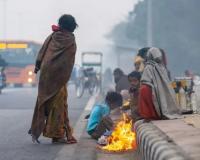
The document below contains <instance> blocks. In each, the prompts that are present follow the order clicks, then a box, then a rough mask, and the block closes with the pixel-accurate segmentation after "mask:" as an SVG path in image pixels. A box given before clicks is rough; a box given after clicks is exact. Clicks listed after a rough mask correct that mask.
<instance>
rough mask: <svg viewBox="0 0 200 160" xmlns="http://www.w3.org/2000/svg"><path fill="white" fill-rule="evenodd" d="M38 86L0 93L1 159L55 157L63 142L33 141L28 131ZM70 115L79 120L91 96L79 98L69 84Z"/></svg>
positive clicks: (42, 159) (45, 158)
mask: <svg viewBox="0 0 200 160" xmlns="http://www.w3.org/2000/svg"><path fill="white" fill-rule="evenodd" d="M36 94H37V89H36V88H17V89H12V88H10V89H5V90H4V91H3V94H2V95H0V160H54V159H55V158H56V155H57V153H58V152H59V151H60V150H61V149H62V147H63V145H52V144H51V140H50V139H47V138H43V137H42V138H41V139H40V140H41V142H42V144H40V145H36V144H32V143H31V137H30V136H29V135H28V134H27V131H28V129H29V127H30V123H31V118H32V114H33V108H34V105H35V100H36ZM69 94H70V95H69V115H70V120H71V122H72V125H73V126H74V125H75V123H76V121H77V120H78V118H79V116H80V114H81V112H82V110H83V108H84V107H85V105H86V103H87V101H88V99H89V96H88V95H84V97H83V98H82V99H76V98H75V94H74V90H73V88H72V87H70V88H69Z"/></svg>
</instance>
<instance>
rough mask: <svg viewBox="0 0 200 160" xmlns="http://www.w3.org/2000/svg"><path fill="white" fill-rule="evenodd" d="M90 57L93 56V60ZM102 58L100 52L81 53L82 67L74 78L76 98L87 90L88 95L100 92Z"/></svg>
mask: <svg viewBox="0 0 200 160" xmlns="http://www.w3.org/2000/svg"><path fill="white" fill-rule="evenodd" d="M91 56H93V59H92V57H91ZM102 56H103V54H102V53H100V52H84V53H82V59H81V61H82V67H81V68H80V69H79V74H78V75H79V76H77V78H76V95H77V97H78V98H80V97H82V95H83V94H84V92H85V90H88V92H89V94H90V95H93V94H94V93H96V92H98V91H101V79H102V78H101V75H102ZM88 60H90V61H88Z"/></svg>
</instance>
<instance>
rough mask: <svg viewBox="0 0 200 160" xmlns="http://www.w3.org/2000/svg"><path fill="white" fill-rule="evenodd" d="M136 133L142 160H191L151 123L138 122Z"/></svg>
mask: <svg viewBox="0 0 200 160" xmlns="http://www.w3.org/2000/svg"><path fill="white" fill-rule="evenodd" d="M135 132H136V137H137V145H138V152H139V155H140V158H141V160H191V158H189V157H188V156H187V155H185V154H184V152H183V151H182V150H181V148H179V147H178V146H177V145H176V144H174V142H173V141H172V140H171V139H170V138H169V137H167V136H166V135H165V133H163V132H162V131H161V130H159V129H158V128H157V127H156V126H154V125H153V124H152V123H151V122H144V121H143V120H141V121H138V122H136V123H135Z"/></svg>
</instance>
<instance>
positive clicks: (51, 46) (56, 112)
mask: <svg viewBox="0 0 200 160" xmlns="http://www.w3.org/2000/svg"><path fill="white" fill-rule="evenodd" d="M76 27H77V24H76V21H75V19H74V17H73V16H71V15H67V14H64V15H63V16H61V17H60V19H59V21H58V26H56V25H53V26H52V30H53V32H52V33H51V34H50V35H49V36H48V37H47V39H46V40H45V42H44V44H43V46H42V48H41V50H40V52H39V54H38V56H37V60H36V67H35V73H37V72H38V71H39V70H40V78H39V86H38V97H37V102H36V106H35V110H34V114H33V119H32V125H31V130H30V134H31V135H32V140H33V142H37V143H39V141H38V138H39V136H40V135H41V133H42V132H43V135H44V136H45V137H48V138H52V142H53V143H76V139H75V138H74V137H73V135H72V128H71V127H70V124H69V119H68V106H67V89H66V84H67V82H68V80H69V78H70V75H71V72H72V68H73V65H74V60H75V53H76V42H75V37H74V34H73V32H74V30H75V29H76ZM65 138H67V139H65Z"/></svg>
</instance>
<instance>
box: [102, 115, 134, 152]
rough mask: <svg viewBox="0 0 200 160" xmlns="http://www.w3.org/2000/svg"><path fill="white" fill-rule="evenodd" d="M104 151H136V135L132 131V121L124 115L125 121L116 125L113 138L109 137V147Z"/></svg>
mask: <svg viewBox="0 0 200 160" xmlns="http://www.w3.org/2000/svg"><path fill="white" fill-rule="evenodd" d="M102 149H103V150H107V151H111V152H120V151H128V150H134V149H136V135H135V132H133V131H132V121H131V120H130V118H129V117H128V116H127V115H126V114H123V119H122V120H121V121H119V122H118V123H117V124H116V127H115V129H114V131H113V132H112V134H111V136H109V137H108V145H106V146H104V147H102Z"/></svg>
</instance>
